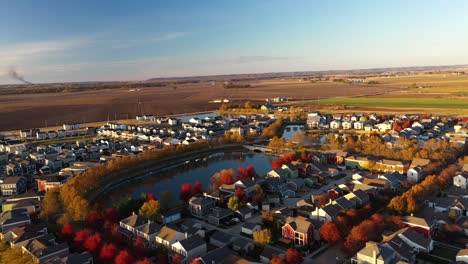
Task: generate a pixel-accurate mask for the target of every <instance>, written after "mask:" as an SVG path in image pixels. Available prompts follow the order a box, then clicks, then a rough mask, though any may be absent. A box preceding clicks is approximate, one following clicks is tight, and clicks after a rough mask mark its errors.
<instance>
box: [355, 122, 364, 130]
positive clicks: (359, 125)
mask: <svg viewBox="0 0 468 264" xmlns="http://www.w3.org/2000/svg"><path fill="white" fill-rule="evenodd" d="M353 127H354V129H356V130H362V129H364V123H363V122H361V121H358V122H354V123H353Z"/></svg>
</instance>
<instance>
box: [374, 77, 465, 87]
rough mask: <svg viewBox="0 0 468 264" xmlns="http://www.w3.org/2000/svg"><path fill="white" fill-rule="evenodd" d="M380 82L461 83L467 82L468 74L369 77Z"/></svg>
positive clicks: (399, 83) (400, 83) (398, 83)
mask: <svg viewBox="0 0 468 264" xmlns="http://www.w3.org/2000/svg"><path fill="white" fill-rule="evenodd" d="M369 80H375V81H377V82H379V83H382V84H396V85H410V84H412V83H416V84H417V85H441V84H443V85H444V86H445V85H463V84H468V75H450V74H434V75H423V76H421V75H413V76H400V77H377V78H369Z"/></svg>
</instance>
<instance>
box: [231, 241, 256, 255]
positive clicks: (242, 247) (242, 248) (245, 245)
mask: <svg viewBox="0 0 468 264" xmlns="http://www.w3.org/2000/svg"><path fill="white" fill-rule="evenodd" d="M254 248H255V244H254V242H253V241H252V240H249V239H247V238H244V237H237V238H235V239H234V240H233V241H232V249H233V250H234V251H236V252H238V253H239V254H241V255H245V254H247V253H249V252H252V250H253V249H254Z"/></svg>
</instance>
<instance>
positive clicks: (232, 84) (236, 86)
mask: <svg viewBox="0 0 468 264" xmlns="http://www.w3.org/2000/svg"><path fill="white" fill-rule="evenodd" d="M250 87H251V85H250V84H248V83H247V84H239V83H238V84H234V83H229V84H225V85H224V88H226V89H232V88H250Z"/></svg>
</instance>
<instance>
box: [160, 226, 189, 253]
mask: <svg viewBox="0 0 468 264" xmlns="http://www.w3.org/2000/svg"><path fill="white" fill-rule="evenodd" d="M185 238H187V235H186V234H184V233H182V232H179V231H178V230H176V229H174V228H171V227H169V226H163V227H162V228H161V230H159V232H158V233H157V234H156V236H155V243H156V244H159V245H162V246H165V247H166V248H171V247H172V245H173V244H174V243H176V242H177V241H180V240H182V239H185Z"/></svg>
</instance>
